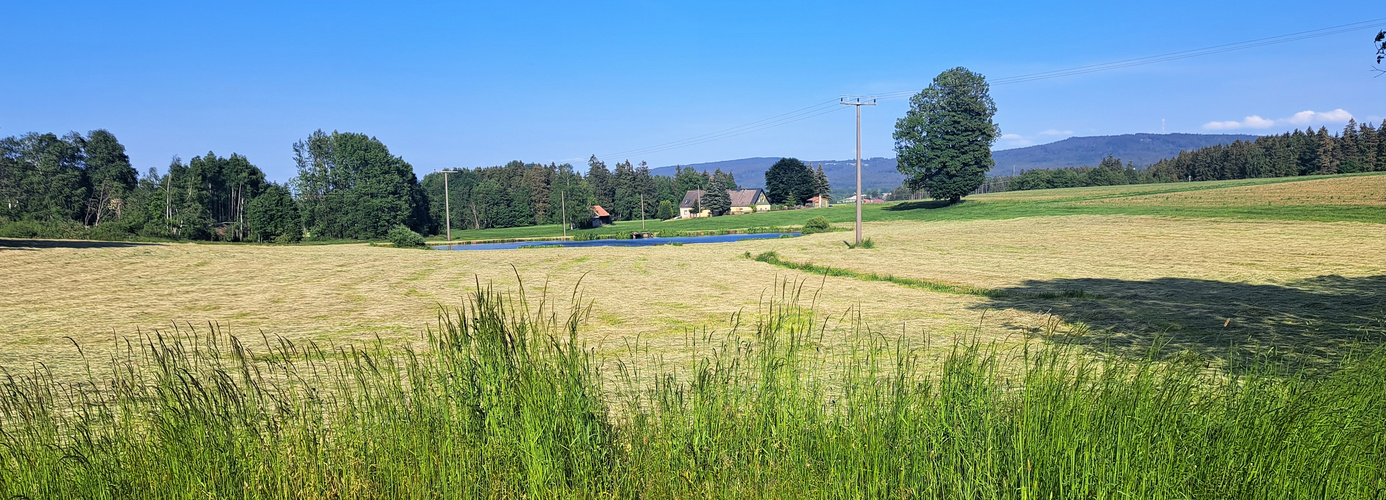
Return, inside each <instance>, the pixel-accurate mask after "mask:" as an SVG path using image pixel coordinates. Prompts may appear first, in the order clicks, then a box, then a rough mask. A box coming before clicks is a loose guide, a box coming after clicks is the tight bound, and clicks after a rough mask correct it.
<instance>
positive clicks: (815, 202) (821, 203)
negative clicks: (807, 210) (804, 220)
mask: <svg viewBox="0 0 1386 500" xmlns="http://www.w3.org/2000/svg"><path fill="white" fill-rule="evenodd" d="M804 205H805V206H809V207H813V208H828V207H831V206H833V204H832V200H830V199H828V197H827V196H826V195H824V196H814V197H812V198H809V199H808V203H805V204H804Z"/></svg>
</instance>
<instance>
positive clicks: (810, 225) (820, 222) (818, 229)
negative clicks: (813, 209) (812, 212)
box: [803, 215, 832, 234]
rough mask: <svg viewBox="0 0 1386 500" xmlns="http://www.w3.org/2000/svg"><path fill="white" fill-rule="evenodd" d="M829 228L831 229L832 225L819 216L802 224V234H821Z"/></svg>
mask: <svg viewBox="0 0 1386 500" xmlns="http://www.w3.org/2000/svg"><path fill="white" fill-rule="evenodd" d="M830 228H832V223H830V222H828V219H827V218H826V217H823V216H821V215H820V216H818V217H814V218H812V219H809V220H808V222H805V223H804V230H803V233H804V234H813V233H822V232H826V231H827V230H828V229H830Z"/></svg>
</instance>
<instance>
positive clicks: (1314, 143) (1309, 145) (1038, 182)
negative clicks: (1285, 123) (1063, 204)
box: [988, 121, 1386, 191]
mask: <svg viewBox="0 0 1386 500" xmlns="http://www.w3.org/2000/svg"><path fill="white" fill-rule="evenodd" d="M1383 126H1386V124H1383ZM1374 171H1386V141H1383V140H1382V138H1381V128H1379V127H1374V126H1372V125H1371V124H1365V123H1364V124H1360V125H1359V124H1358V123H1357V122H1355V121H1349V122H1348V124H1347V126H1346V127H1344V129H1343V131H1342V132H1341V133H1338V134H1332V133H1330V132H1329V131H1328V129H1327V128H1323V127H1321V128H1319V130H1318V131H1314V130H1305V131H1300V130H1295V131H1293V132H1288V133H1284V134H1280V135H1269V136H1260V137H1256V138H1255V139H1254V140H1249V141H1242V140H1238V141H1234V142H1232V143H1231V144H1227V145H1214V146H1208V147H1204V148H1200V149H1196V150H1193V151H1185V152H1181V153H1179V154H1178V155H1177V156H1174V157H1173V158H1166V159H1163V160H1160V161H1158V162H1156V163H1155V164H1154V165H1151V166H1150V168H1148V169H1146V170H1144V171H1139V170H1137V169H1135V168H1133V165H1132V164H1131V163H1130V162H1127V163H1125V164H1123V163H1122V159H1120V158H1114V157H1108V158H1107V159H1105V160H1103V161H1102V162H1101V163H1100V164H1099V165H1098V166H1096V167H1077V168H1063V169H1053V170H1031V171H1027V172H1025V173H1023V174H1020V175H1019V176H1017V177H1014V178H1004V179H997V180H994V181H993V182H992V183H991V184H990V185H989V186H988V187H989V188H990V190H991V191H1001V190H1027V189H1048V188H1064V187H1084V186H1106V185H1115V184H1140V183H1151V182H1176V181H1190V180H1193V181H1208V180H1228V179H1251V178H1260V177H1289V176H1298V175H1325V174H1339V173H1355V172H1374Z"/></svg>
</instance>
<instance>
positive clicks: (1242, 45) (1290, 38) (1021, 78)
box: [599, 18, 1386, 158]
mask: <svg viewBox="0 0 1386 500" xmlns="http://www.w3.org/2000/svg"><path fill="white" fill-rule="evenodd" d="M1382 21H1386V18H1376V19H1369V20H1366V21H1359V22H1355V23H1348V24H1340V25H1337V26H1329V27H1326V28H1318V29H1313V30H1307V31H1299V32H1295V33H1286V34H1283V35H1275V36H1269V37H1263V38H1256V39H1252V40H1245V41H1241V42H1233V43H1225V44H1221V45H1212V46H1208V47H1202V48H1197V49H1188V50H1181V51H1176V52H1167V53H1164V54H1156V55H1151V56H1144V57H1136V58H1131V59H1123V60H1119V61H1112V62H1106V63H1099V64H1089V65H1085V66H1077V67H1073V68H1066V69H1058V70H1053V71H1044V72H1039V73H1029V74H1024V75H1016V76H1012V77H1005V78H998V79H995V80H992V81H991V82H989V84H990V85H992V86H1000V85H1014V84H1017V83H1027V82H1033V81H1037V80H1046V79H1051V78H1062V77H1066V76H1075V75H1082V74H1087V73H1096V72H1100V71H1111V70H1116V69H1122V68H1129V67H1132V66H1142V65H1147V64H1156V63H1162V62H1168V61H1175V60H1179V59H1188V58H1192V57H1202V56H1208V55H1214V54H1221V53H1224V52H1231V51H1236V50H1245V49H1252V48H1257V47H1263V46H1266V45H1276V44H1282V43H1289V42H1294V41H1299V40H1306V39H1310V38H1319V37H1325V36H1331V35H1338V34H1343V33H1349V32H1353V31H1356V30H1359V29H1362V28H1364V27H1367V26H1371V25H1375V24H1377V23H1380V22H1382ZM916 93H918V91H916V90H900V91H894V92H885V93H881V94H877V95H876V97H877V98H878V99H880V100H893V99H903V98H907V97H910V96H913V95H914V94H916ZM836 104H838V101H835V100H834V101H824V102H820V103H817V104H814V105H811V106H807V107H804V108H800V109H797V110H794V111H790V112H788V113H783V114H780V115H776V116H772V117H770V118H765V119H762V120H757V121H754V122H750V123H747V124H744V125H739V126H736V127H731V128H727V129H723V130H718V131H715V132H709V133H706V134H702V135H697V136H693V137H689V138H686V139H680V140H677V141H671V142H666V143H663V144H656V145H653V146H648V147H644V148H636V149H630V150H626V151H618V152H615V153H608V154H603V155H599V157H606V158H621V157H626V156H631V155H648V154H653V153H661V152H664V151H670V150H674V149H680V148H685V147H689V146H696V145H699V144H706V143H709V142H715V141H720V140H723V139H729V138H732V137H736V136H740V135H745V134H750V133H754V132H759V131H762V130H766V129H770V128H774V127H779V126H782V125H787V124H790V123H794V122H798V121H803V120H807V119H810V118H816V117H819V116H822V115H826V114H829V113H833V112H837V111H842V110H843V109H842V108H841V107H840V106H837V105H836Z"/></svg>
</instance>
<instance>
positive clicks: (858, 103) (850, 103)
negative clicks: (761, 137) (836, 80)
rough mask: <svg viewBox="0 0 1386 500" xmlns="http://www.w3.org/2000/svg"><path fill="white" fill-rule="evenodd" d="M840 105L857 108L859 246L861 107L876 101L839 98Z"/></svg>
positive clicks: (859, 225) (859, 227) (858, 221)
mask: <svg viewBox="0 0 1386 500" xmlns="http://www.w3.org/2000/svg"><path fill="white" fill-rule="evenodd" d="M838 102H839V103H841V104H845V105H848V106H856V107H857V244H858V245H860V244H861V107H862V106H875V105H876V99H874V98H872V99H871V101H870V102H866V101H863V100H862V98H860V97H854V98H853V99H852V100H851V101H848V100H847V98H846V97H843V98H841V99H840V100H839V101H838Z"/></svg>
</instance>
